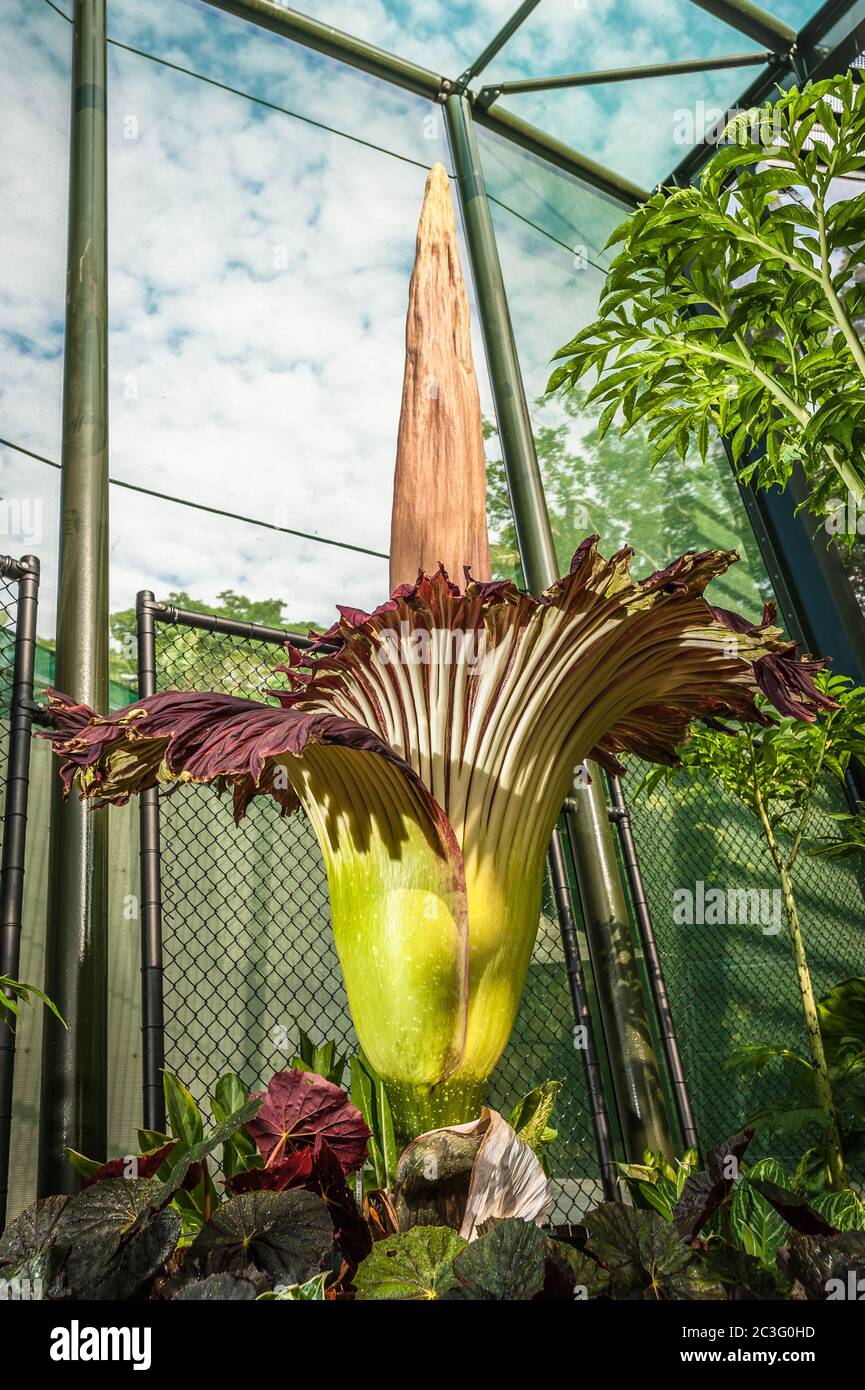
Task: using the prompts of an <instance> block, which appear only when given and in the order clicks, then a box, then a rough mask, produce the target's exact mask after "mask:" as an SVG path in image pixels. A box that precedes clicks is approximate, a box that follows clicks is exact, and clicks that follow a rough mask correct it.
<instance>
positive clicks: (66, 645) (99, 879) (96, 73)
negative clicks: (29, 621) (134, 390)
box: [38, 0, 108, 1195]
mask: <svg viewBox="0 0 865 1390" xmlns="http://www.w3.org/2000/svg"><path fill="white" fill-rule="evenodd" d="M105 68H106V61H105V0H76V5H75V30H74V36H73V57H72V116H71V135H70V166H69V240H68V249H67V280H66V339H65V364H64V380H63V449H62V467H63V473H62V488H61V495H60V575H59V582H58V610H57V663H56V676H55V680H56V684H57V685H58V687H59V688H60V689H61V690H64V691H67V692H68V693H69V694H71V695H73V696H74V697H75V698H76V699H78V700H81V701H85V702H86V703H88V704H90V705H92V706H94V707H95V708H96V709H105V708H106V707H107V704H108V361H107V337H108V305H107V235H106V222H107V211H106V195H107V187H106V114H105V104H106V71H105ZM107 830H108V827H107V822H106V817H105V814H104V812H96V813H94V812H92V811H91V810H90V809H89V808H87V807H85V806H83V805H82V804H81V802H80V801H78V800H77V798H76V799H74V800H71V801H70V802H69V804H68V805H64V804H63V802H62V800H61V797H60V785H59V781H58V780H57V779H56V778H55V779H54V796H53V801H52V807H51V845H50V858H49V879H48V922H47V935H46V952H45V956H46V958H45V989H46V991H47V993H48V994H49V996H50V997H51V998H52V999H53V1000H54V1002H55V1004H56V1005H57V1007H58V1008H59V1010H60V1012H61V1014H62V1015H63V1017H64V1018H65V1020H66V1022H67V1024H68V1031H67V1029H65V1028H63V1027H62V1025H61V1024H60V1023H59V1022H58V1021H57V1020H56V1019H55V1018H53V1016H51V1015H50V1014H46V1015H45V1020H44V1026H43V1050H42V1097H41V1104H40V1118H41V1127H40V1133H39V1172H38V1190H39V1192H40V1194H41V1195H45V1194H47V1193H51V1192H69V1191H75V1190H76V1188H77V1186H78V1183H77V1179H76V1176H75V1174H74V1172H73V1170H72V1169H71V1167H70V1166H69V1164H68V1163H66V1161H65V1159H64V1157H63V1150H64V1147H66V1146H71V1147H72V1148H74V1149H78V1150H82V1151H83V1152H84V1153H86V1154H89V1155H91V1156H92V1157H96V1158H104V1157H105V1150H106V1129H107V1126H106V1111H107V1083H106V1032H107V1028H106V1013H107V932H106V916H107V902H106V899H107V862H108V861H107Z"/></svg>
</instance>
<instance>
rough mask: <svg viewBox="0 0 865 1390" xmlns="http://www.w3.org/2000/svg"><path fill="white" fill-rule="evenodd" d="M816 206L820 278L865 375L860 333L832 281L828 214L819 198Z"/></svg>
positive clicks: (848, 343) (857, 363)
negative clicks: (827, 234) (818, 230)
mask: <svg viewBox="0 0 865 1390" xmlns="http://www.w3.org/2000/svg"><path fill="white" fill-rule="evenodd" d="M814 208H815V211H816V213H817V225H818V227H819V229H820V280H821V283H822V286H823V292H824V294H825V295H826V298H827V299H828V301H829V307H830V308H831V310H832V316H833V318H834V319H835V322H836V323H837V324H838V327H839V328H840V329H841V332H842V333H843V334H844V337H845V339H846V341H847V346H848V347H849V349H850V351H851V353H852V354H853V359H854V361H855V363H856V365H857V367H858V368H859V370H860V372H861V373H862V375H863V376H865V350H863V347H862V344H861V342H860V341H859V335H858V334H857V332H856V330H855V328H854V327H853V325H852V323H851V322H850V319H849V318H848V316H847V310H846V309H845V308H844V305H843V304H842V303H841V300H840V299H839V298H838V294H837V291H836V289H835V286H834V285H833V283H832V267H831V266H830V264H829V245H828V242H827V240H826V216H825V213H824V211H823V204H822V202H821V201H820V200H819V199H815V200H814Z"/></svg>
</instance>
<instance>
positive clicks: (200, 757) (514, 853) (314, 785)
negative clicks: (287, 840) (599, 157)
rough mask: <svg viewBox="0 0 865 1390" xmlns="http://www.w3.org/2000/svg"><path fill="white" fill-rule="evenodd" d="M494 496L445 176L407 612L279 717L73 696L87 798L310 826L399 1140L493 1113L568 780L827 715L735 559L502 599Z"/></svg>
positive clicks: (366, 625)
mask: <svg viewBox="0 0 865 1390" xmlns="http://www.w3.org/2000/svg"><path fill="white" fill-rule="evenodd" d="M484 486H485V484H484V470H483V430H482V420H481V414H480V404H479V401H478V393H477V384H476V381H475V375H474V368H473V366H472V362H471V334H470V318H469V309H468V302H467V298H466V292H465V286H464V284H463V280H462V274H461V272H460V268H459V251H458V246H457V236H456V226H455V222H454V217H453V212H452V209H451V205H450V194H449V189H448V179H447V175H446V173H445V171H444V169H443V168H442V167H441V166H437V167H436V168H434V169H433V170H432V171H431V172H430V176H429V178H428V180H427V189H426V195H425V199H424V209H423V212H422V214H421V222H420V227H419V230H418V246H417V257H416V261H415V270H414V274H413V276H412V283H411V290H410V297H409V313H408V318H407V324H406V370H405V387H404V391H403V399H402V410H401V415H400V428H399V440H398V457H397V467H396V476H395V487H394V504H393V516H392V533H391V587H392V589H393V594H392V597H391V599H390V600H389V601H388V602H386V603H384V604H382V605H381V607H379V608H377V609H376V610H375V612H373V613H364V612H360V611H359V610H357V609H353V608H342V609H340V610H339V612H340V618H339V621H338V622H337V623H336V625H335V626H334V627H333V628H332V629H331V631H330V632H329V633H327V634H325V637H324V638H323V639H322V641H321V643H320V644H319V645H318V647H317V648H315V649H314V650H312V652H310V651H307V652H306V653H300V652H298V651H295V650H292V649H291V648H289V657H288V662H287V664H286V665H285V666H284V667H282V668H280V669H281V670H282V671H283V673H284V675H285V677H286V687H287V688H286V689H285V690H283V691H282V692H281V693H279V695H278V700H279V704H278V705H274V704H257V703H256V702H254V701H251V700H241V699H236V698H234V697H232V696H230V695H220V694H193V693H186V694H176V693H173V692H167V693H163V694H158V695H154V696H152V697H149V698H148V699H145V700H142V701H140V702H139V703H138V704H136V705H132V706H130V707H129V708H128V709H126V710H124V711H123V712H122V713H121V714H117V715H113V716H111V717H108V718H100V717H99V716H98V715H96V714H95V713H94V712H93V711H92V710H90V709H87V708H85V707H84V706H81V705H76V704H75V703H74V701H72V700H70V699H68V698H67V697H65V696H63V695H59V694H57V693H54V694H53V705H54V711H55V719H56V726H55V729H54V732H53V735H52V737H53V738H54V740H55V743H56V745H57V749H58V751H59V752H61V753H62V754H64V755H65V757H66V763H65V765H64V767H63V770H62V775H63V778H64V782H65V786H66V791H67V794H68V793H69V791H70V790H71V788H72V786H73V783H74V785H75V786H76V788H77V789H78V791H79V792H80V793H81V795H82V796H85V797H90V798H91V799H92V800H93V801H95V802H97V803H99V802H103V803H104V802H118V803H120V802H124V801H126V800H127V799H128V797H129V796H130V795H131V794H132V793H135V792H140V791H142V790H144V789H145V788H147V787H153V786H156V785H157V784H160V783H169V782H184V781H185V782H214V783H216V784H217V785H218V786H220V787H224V786H230V787H231V788H232V789H233V792H234V798H235V812H236V814H237V815H238V816H241V815H242V814H243V812H244V811H245V809H246V806H247V804H248V803H249V801H250V799H251V798H252V797H254V796H256V795H259V794H264V795H270V796H273V797H275V798H276V800H277V801H278V802H279V803H280V804H281V806H282V808H283V811H285V812H288V811H291V810H293V809H295V808H296V807H297V806H299V805H300V806H302V807H303V808H304V810H305V811H306V813H307V814H308V816H309V818H310V820H311V822H312V825H313V827H314V829H315V831H316V834H317V836H318V840H319V843H320V845H321V849H322V854H323V856H324V862H325V865H326V868H327V876H328V885H329V890H330V903H331V915H332V920H333V932H334V938H335V942H336V949H337V954H338V955H339V959H340V963H341V966H342V970H343V975H344V977H345V984H346V990H347V993H348V1000H349V1006H350V1009H351V1013H352V1018H353V1020H354V1024H355V1028H356V1030H357V1034H358V1037H359V1038H360V1042H361V1046H362V1048H363V1050H364V1052H365V1054H366V1056H367V1057H368V1059H369V1061H370V1063H371V1064H372V1066H373V1067H374V1068H375V1070H376V1071H377V1072H378V1074H379V1076H380V1077H381V1078H382V1080H383V1082H384V1084H385V1088H386V1090H387V1092H388V1095H389V1097H390V1102H391V1108H392V1111H393V1119H394V1127H395V1130H396V1133H397V1137H398V1138H400V1139H402V1140H403V1141H405V1140H408V1139H411V1138H412V1137H414V1136H415V1135H417V1134H419V1133H420V1132H422V1131H425V1130H430V1129H436V1128H440V1127H442V1126H447V1125H452V1124H459V1123H463V1122H465V1121H468V1120H473V1119H475V1118H476V1117H477V1116H478V1115H479V1113H480V1111H481V1107H482V1104H483V1099H484V1092H485V1089H486V1085H487V1081H488V1079H489V1076H490V1073H491V1072H492V1070H493V1068H494V1067H495V1065H496V1062H497V1061H498V1059H499V1057H500V1056H501V1054H502V1051H503V1050H504V1047H505V1045H506V1043H507V1041H508V1038H509V1037H510V1033H511V1029H512V1027H513V1023H514V1019H515V1016H516V1012H517V1007H518V1005H519V1001H520V996H521V994H522V991H523V986H524V983H525V979H526V972H527V970H528V965H529V959H530V957H531V954H532V947H533V945H534V940H535V935H536V932H537V928H538V921H539V916H540V899H541V883H542V877H543V865H544V856H545V854H546V850H547V846H548V844H549V841H550V834H551V832H552V829H553V826H554V824H555V821H556V818H557V816H558V814H559V810H560V808H561V805H562V802H563V800H564V798H565V796H566V794H567V793H568V791H569V790H570V787H571V783H572V778H573V774H574V769H575V768H576V767H577V766H578V765H579V764H581V763H582V762H584V760H586V759H589V758H594V759H596V760H598V761H599V762H601V763H603V764H605V765H606V766H608V767H611V766H615V765H616V762H615V760H616V757H617V755H618V754H620V753H627V752H632V753H637V754H639V755H641V756H642V757H644V758H647V759H650V760H652V761H656V762H669V761H672V759H673V757H674V749H675V748H676V746H677V745H678V744H679V743H680V742H681V741H682V739H683V738H684V736H685V734H686V732H687V729H688V725H689V724H690V722H691V721H692V720H693V719H697V718H709V719H723V718H731V719H736V718H749V719H755V718H756V719H757V720H758V721H760V722H765V721H764V720H763V718H762V716H760V715H759V713H758V712H757V710H756V708H755V704H754V697H755V695H756V693H757V691H758V690H761V691H763V692H764V693H765V694H766V695H767V696H768V697H769V698H770V700H772V702H773V703H774V704H775V706H776V707H777V708H778V709H779V710H780V711H781V712H782V713H783V714H789V715H793V716H796V717H798V718H802V719H812V718H813V717H814V713H815V711H816V710H817V709H819V708H820V707H821V706H823V707H825V706H828V705H831V704H832V703H833V702H832V701H830V700H828V699H827V698H826V697H825V696H824V695H821V694H820V693H819V692H818V691H817V690H816V689H815V687H814V684H813V681H812V676H813V674H814V671H815V670H816V669H819V666H820V663H815V662H810V661H807V660H797V659H796V656H795V649H794V646H793V644H792V643H790V642H788V641H786V639H785V638H784V635H783V633H782V632H781V631H780V630H779V629H778V628H776V627H774V626H773V618H774V614H773V613H772V611H771V609H770V608H767V609H766V611H765V612H764V614H763V621H762V623H761V624H759V625H758V626H753V625H751V624H750V623H749V622H748V621H747V620H746V619H743V618H738V617H736V616H734V615H732V614H728V613H725V612H724V611H723V610H721V609H717V608H712V607H710V605H709V604H708V603H707V602H706V600H705V598H704V597H703V591H704V589H705V587H706V585H707V584H708V583H709V581H710V580H711V579H713V578H715V576H717V575H719V574H721V573H722V572H723V571H724V570H725V569H726V568H727V566H728V565H729V564H730V562H731V561H732V560H733V559H735V558H736V556H735V553H734V552H729V553H728V552H723V551H707V552H705V553H703V554H699V555H698V554H693V553H689V554H687V555H683V556H682V557H681V558H680V559H678V560H675V561H674V562H673V563H672V564H671V565H669V566H668V567H667V568H666V569H665V570H661V571H658V572H656V573H655V574H652V575H650V576H649V577H648V578H647V579H644V580H642V581H641V582H637V581H635V580H634V579H632V578H631V576H630V573H629V569H628V565H629V561H630V556H631V551H630V550H627V549H626V550H622V551H620V552H619V553H618V554H616V555H614V556H613V557H612V559H610V560H604V559H602V558H601V557H600V556H599V555H598V553H597V549H596V541H597V538H596V537H590V538H589V539H587V540H585V541H584V542H583V544H582V545H581V546H580V547H579V549H578V550H577V552H576V554H575V556H574V558H573V561H572V564H571V568H570V572H569V574H568V575H566V576H565V578H564V579H561V580H559V581H558V582H557V583H556V584H555V585H553V587H552V588H550V589H549V590H548V591H547V592H546V593H545V594H543V595H541V596H540V597H539V598H532V597H529V596H527V595H526V594H523V593H521V592H519V590H518V589H517V588H516V587H515V586H514V585H513V584H511V583H509V582H505V583H494V582H492V581H491V580H489V579H488V577H487V576H488V570H487V566H488V564H489V558H488V555H489V552H488V547H487V537H486V518H485V512H484ZM442 559H445V560H447V561H448V563H450V564H451V565H452V566H456V567H457V568H456V571H455V574H456V577H457V578H459V576H460V575H463V576H464V578H463V582H462V584H461V585H460V586H458V585H457V584H455V583H452V582H451V580H450V579H449V578H448V575H447V574H446V572H445V570H444V569H443V568H441V566H440V567H439V568H438V570H437V571H436V572H435V573H433V574H432V575H428V574H423V573H421V574H420V575H419V577H418V578H417V580H416V582H404V581H407V580H410V579H411V580H413V579H414V576H415V575H417V573H418V569H419V568H421V569H423V566H424V565H427V567H429V564H430V562H431V563H432V564H437V563H439V562H440V561H441V560H442ZM469 564H471V565H472V566H473V567H474V573H475V574H476V575H477V578H476V579H472V578H471V577H470V574H469V570H468V569H465V570H463V566H468V565H469ZM286 1075H289V1076H290V1075H291V1073H287V1074H286ZM297 1075H298V1076H299V1075H301V1073H297ZM271 1084H272V1085H273V1083H271ZM322 1084H325V1085H326V1084H327V1083H322ZM331 1089H332V1090H335V1089H336V1088H331ZM340 1094H341V1093H340ZM292 1095H293V1096H294V1099H296V1096H295V1095H294V1092H293V1093H292ZM284 1099H285V1097H282V1098H281V1099H280V1097H276V1100H275V1103H274V1105H271V1103H270V1101H269V1102H268V1105H267V1108H266V1107H265V1106H262V1109H261V1112H260V1115H259V1117H258V1119H257V1121H256V1124H258V1125H259V1126H260V1129H261V1130H262V1131H263V1130H264V1129H265V1128H266V1127H267V1125H268V1124H270V1129H269V1130H268V1133H269V1134H271V1136H272V1138H273V1147H272V1149H269V1150H268V1152H267V1153H266V1154H265V1158H266V1160H267V1162H268V1163H271V1161H273V1162H277V1161H279V1159H280V1157H281V1154H282V1150H280V1152H279V1153H276V1151H275V1150H276V1146H277V1145H279V1144H280V1142H282V1148H285V1147H286V1146H288V1147H289V1148H291V1147H296V1143H295V1140H293V1139H292V1138H291V1137H290V1136H291V1135H292V1134H296V1132H297V1131H296V1127H295V1123H294V1122H295V1119H296V1117H295V1116H288V1118H286V1115H285V1114H283V1115H282V1118H280V1116H278V1115H274V1114H271V1112H272V1111H274V1109H275V1108H276V1109H278V1108H279V1105H276V1101H278V1102H279V1104H281V1101H282V1100H284ZM307 1099H309V1098H308V1097H307ZM268 1116H270V1120H268ZM271 1121H272V1123H271ZM325 1133H326V1137H327V1140H328V1143H329V1144H330V1145H331V1147H332V1148H334V1150H335V1151H336V1152H337V1153H338V1156H341V1155H340V1154H339V1146H338V1144H337V1142H336V1139H335V1136H332V1135H331V1132H330V1131H325ZM364 1133H366V1131H365V1129H364ZM283 1136H284V1137H283ZM305 1142H310V1141H309V1140H308V1139H307V1140H306V1141H305ZM364 1142H365V1141H364ZM262 1152H263V1153H264V1150H262ZM352 1156H353V1155H352ZM344 1162H345V1161H344Z"/></svg>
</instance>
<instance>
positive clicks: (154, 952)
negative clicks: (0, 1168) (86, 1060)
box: [135, 590, 165, 1134]
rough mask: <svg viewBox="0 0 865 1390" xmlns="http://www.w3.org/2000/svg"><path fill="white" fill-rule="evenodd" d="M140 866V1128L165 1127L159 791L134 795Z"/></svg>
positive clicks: (150, 644) (142, 640)
mask: <svg viewBox="0 0 865 1390" xmlns="http://www.w3.org/2000/svg"><path fill="white" fill-rule="evenodd" d="M155 607H156V603H155V600H154V597H153V594H152V593H150V592H149V591H148V590H144V591H142V592H141V593H140V594H139V595H138V597H137V599H136V601H135V613H136V617H137V620H138V698H139V699H144V697H145V696H146V695H155V694H156V618H155V615H154V608H155ZM138 826H139V835H138V839H139V846H138V847H139V862H140V865H141V1043H142V1047H141V1059H142V1110H143V1116H144V1119H143V1124H144V1128H145V1129H153V1130H157V1131H158V1132H159V1133H160V1134H162V1133H164V1132H165V1090H164V1087H163V1084H162V1069H163V1067H164V1066H165V1015H164V1009H163V972H162V884H161V873H160V863H161V861H160V855H161V846H160V839H159V790H158V788H156V787H151V788H149V790H147V791H143V792H142V793H141V796H140V797H139V806H138Z"/></svg>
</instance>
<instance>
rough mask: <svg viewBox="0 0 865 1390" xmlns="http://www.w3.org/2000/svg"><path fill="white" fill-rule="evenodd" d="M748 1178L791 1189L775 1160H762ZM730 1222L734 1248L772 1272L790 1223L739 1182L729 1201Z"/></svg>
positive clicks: (759, 1195) (762, 1198)
mask: <svg viewBox="0 0 865 1390" xmlns="http://www.w3.org/2000/svg"><path fill="white" fill-rule="evenodd" d="M748 1176H749V1177H752V1178H758V1179H765V1180H768V1181H769V1182H774V1183H777V1185H778V1186H779V1187H787V1186H789V1183H788V1179H787V1174H786V1173H785V1172H784V1169H783V1168H782V1166H781V1164H780V1163H779V1162H778V1160H777V1159H775V1158H761V1159H760V1160H758V1162H757V1163H754V1164H753V1165H752V1166H751V1167H750V1168H749V1169H748ZM730 1221H731V1226H732V1233H733V1238H734V1241H735V1244H736V1245H737V1246H738V1247H739V1249H741V1250H744V1252H745V1254H746V1255H752V1256H753V1257H754V1259H757V1260H759V1261H760V1263H761V1264H763V1265H765V1266H766V1267H767V1268H769V1269H774V1268H775V1256H776V1254H777V1252H778V1249H779V1247H780V1246H782V1245H783V1244H784V1242H785V1240H786V1239H787V1230H788V1227H787V1223H786V1221H785V1220H784V1219H783V1217H782V1216H780V1215H779V1213H778V1212H777V1211H776V1210H775V1208H774V1207H773V1206H771V1205H770V1204H769V1202H767V1200H766V1198H765V1197H763V1196H762V1195H761V1194H760V1193H759V1192H758V1191H757V1189H756V1187H754V1186H752V1184H751V1183H748V1182H739V1183H737V1184H736V1186H735V1188H734V1189H733V1196H732V1198H731V1199H730Z"/></svg>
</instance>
